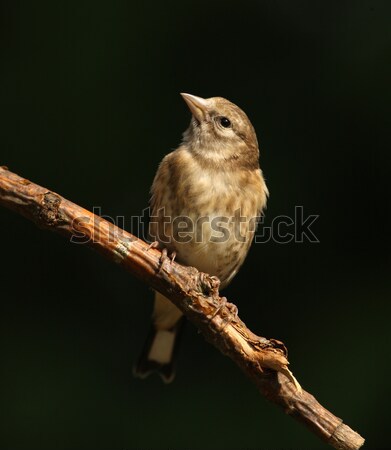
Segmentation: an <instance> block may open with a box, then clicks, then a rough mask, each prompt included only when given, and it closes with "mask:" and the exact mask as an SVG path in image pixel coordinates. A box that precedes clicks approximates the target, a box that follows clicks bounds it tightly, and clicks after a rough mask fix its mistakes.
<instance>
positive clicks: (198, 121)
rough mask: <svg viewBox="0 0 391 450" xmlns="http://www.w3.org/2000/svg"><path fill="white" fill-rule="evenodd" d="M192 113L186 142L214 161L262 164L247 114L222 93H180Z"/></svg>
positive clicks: (199, 153) (197, 153) (203, 157)
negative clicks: (199, 94) (222, 95)
mask: <svg viewBox="0 0 391 450" xmlns="http://www.w3.org/2000/svg"><path fill="white" fill-rule="evenodd" d="M181 95H182V97H183V99H184V100H185V102H186V103H187V105H188V107H189V109H190V111H191V113H192V115H193V117H192V120H191V122H190V126H189V128H188V129H187V130H186V131H185V133H184V134H183V144H184V145H186V146H187V148H188V149H189V150H190V151H192V152H193V153H194V154H196V155H197V156H199V157H200V158H202V159H204V160H207V161H209V162H210V163H211V164H213V163H214V164H216V163H225V162H226V163H228V162H230V163H232V164H234V165H236V166H244V167H247V166H248V167H249V168H257V167H259V162H258V158H259V151H258V141H257V136H256V134H255V131H254V128H253V126H252V125H251V122H250V120H249V118H248V117H247V115H246V114H245V113H244V111H242V110H241V109H240V108H239V107H238V106H236V105H234V104H233V103H231V102H230V101H228V100H226V99H225V98H222V97H212V98H207V99H205V98H201V97H196V96H195V95H191V94H181Z"/></svg>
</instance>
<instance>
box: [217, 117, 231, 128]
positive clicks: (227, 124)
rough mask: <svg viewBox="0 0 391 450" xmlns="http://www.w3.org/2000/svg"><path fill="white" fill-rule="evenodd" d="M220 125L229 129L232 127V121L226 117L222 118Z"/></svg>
mask: <svg viewBox="0 0 391 450" xmlns="http://www.w3.org/2000/svg"><path fill="white" fill-rule="evenodd" d="M220 124H221V126H222V127H224V128H229V127H230V126H231V121H230V120H229V119H227V118H226V117H220Z"/></svg>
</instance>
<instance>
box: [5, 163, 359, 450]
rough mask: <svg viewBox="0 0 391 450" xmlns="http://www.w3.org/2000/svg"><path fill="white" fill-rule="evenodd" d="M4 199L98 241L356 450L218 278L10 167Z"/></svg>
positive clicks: (330, 435)
mask: <svg viewBox="0 0 391 450" xmlns="http://www.w3.org/2000/svg"><path fill="white" fill-rule="evenodd" d="M0 204H1V205H3V206H5V207H7V208H9V209H12V210H14V211H16V212H17V213H19V214H21V215H23V216H24V217H26V218H27V219H29V220H32V221H33V222H35V223H36V224H37V225H38V226H39V227H40V228H44V229H49V230H52V231H55V232H57V233H59V234H62V235H63V236H65V237H67V238H69V239H71V240H72V241H74V242H79V243H84V244H85V245H87V246H89V247H92V248H94V249H95V250H97V251H98V252H99V253H101V254H102V255H104V256H106V257H107V258H108V259H110V260H112V261H113V262H115V263H117V264H119V265H121V266H123V267H124V268H125V269H126V270H127V271H128V272H130V273H131V274H133V275H135V276H136V277H138V278H139V279H141V280H142V281H144V282H145V283H147V284H148V285H150V286H151V287H153V288H154V289H156V290H158V291H160V292H161V293H163V294H164V295H165V296H166V297H168V298H169V299H170V300H171V301H172V302H173V303H174V304H175V305H176V306H177V307H178V308H179V309H180V310H181V311H182V312H183V313H184V314H185V315H186V316H187V318H188V319H189V320H190V321H191V322H193V323H194V324H195V325H196V327H197V328H198V329H199V330H200V331H201V332H202V334H203V335H204V337H205V338H206V339H207V340H208V341H209V342H211V343H212V344H213V345H214V346H215V347H217V348H218V349H219V350H220V351H221V352H222V353H224V354H225V355H227V356H229V357H230V358H231V359H232V360H233V361H234V362H235V363H236V364H237V365H238V366H239V367H240V368H241V369H242V370H243V372H244V373H245V374H246V375H247V376H248V377H249V378H250V379H251V380H252V381H253V383H254V384H255V385H256V386H257V388H258V389H259V391H260V392H261V393H262V394H263V395H264V396H265V397H266V398H268V399H269V400H270V401H272V402H274V403H276V404H278V405H280V406H281V407H282V408H283V409H284V411H285V412H286V413H287V414H290V415H292V416H293V417H294V418H296V419H297V420H299V421H300V422H303V423H304V424H305V425H307V427H308V428H309V429H310V430H312V431H313V432H314V433H315V434H317V435H318V436H319V437H320V438H321V439H322V440H324V441H326V442H327V443H329V444H330V445H331V446H332V447H334V448H336V449H341V450H353V449H359V448H360V447H361V446H362V445H363V444H364V439H363V438H362V437H361V436H360V435H359V434H358V433H356V432H355V431H353V430H352V429H351V428H350V427H348V426H347V425H345V424H343V422H342V420H341V419H339V418H338V417H336V416H334V415H333V414H332V413H331V412H329V411H328V410H327V409H325V408H324V407H323V406H322V405H320V404H319V403H318V401H317V400H316V399H315V398H314V397H313V396H312V395H311V394H309V393H308V392H306V391H304V390H303V389H301V387H300V385H299V383H298V382H297V381H296V379H295V378H294V376H293V375H292V373H291V372H290V370H289V369H288V364H289V363H288V359H287V351H286V348H285V346H284V344H283V343H282V342H279V341H277V340H275V339H266V338H263V337H259V336H256V335H255V334H254V333H252V332H251V331H250V330H249V329H248V328H247V327H246V325H245V324H244V323H243V322H242V321H241V320H240V319H239V317H237V316H236V315H235V314H234V313H233V310H234V309H235V308H234V307H233V305H231V304H230V303H227V302H226V301H225V299H224V298H222V297H220V296H219V292H218V287H219V281H218V279H217V278H215V277H211V276H210V275H207V274H204V273H201V272H199V271H198V270H196V269H195V268H193V267H185V266H182V265H180V264H177V263H175V262H171V261H169V260H167V259H166V260H165V259H162V258H161V253H160V252H159V251H158V250H156V249H153V248H149V246H148V244H146V243H145V242H144V241H142V240H140V239H138V238H137V237H135V236H133V235H132V234H130V233H128V232H126V231H124V230H122V229H121V228H118V227H117V226H115V225H113V224H111V223H110V222H107V221H106V220H104V219H102V218H101V217H99V216H96V215H94V214H93V213H91V212H90V211H88V210H86V209H84V208H82V207H80V206H78V205H76V204H75V203H72V202H70V201H69V200H66V199H65V198H63V197H61V196H60V195H58V194H56V193H54V192H51V191H49V190H48V189H46V188H44V187H41V186H38V185H37V184H34V183H32V182H31V181H28V180H26V179H24V178H22V177H20V176H18V175H16V174H14V173H12V172H10V171H9V170H8V169H7V168H6V167H0Z"/></svg>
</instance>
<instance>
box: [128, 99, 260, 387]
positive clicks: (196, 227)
mask: <svg viewBox="0 0 391 450" xmlns="http://www.w3.org/2000/svg"><path fill="white" fill-rule="evenodd" d="M181 96H182V97H183V99H184V101H185V102H186V104H187V106H188V108H189V109H190V112H191V115H192V117H191V121H190V125H189V126H188V128H187V129H186V131H185V132H184V133H183V138H182V142H181V143H180V145H179V147H178V148H177V149H176V150H174V151H172V152H171V153H169V154H167V155H166V156H165V157H164V158H163V160H162V161H161V163H160V165H159V167H158V170H157V172H156V175H155V178H154V180H153V183H152V187H151V198H150V211H151V218H150V224H149V233H150V239H151V240H152V242H153V243H152V244H151V245H153V246H156V247H159V248H160V249H162V250H164V251H165V252H166V253H168V254H169V255H171V258H175V259H176V261H177V262H179V263H181V264H184V265H187V266H193V267H195V268H197V269H198V270H199V271H201V272H205V273H208V274H209V275H212V276H216V277H218V278H219V280H220V289H224V288H225V287H226V286H228V284H229V283H230V282H231V280H232V279H233V277H234V276H235V275H236V274H237V272H238V270H239V268H240V267H241V265H242V264H243V262H244V260H245V258H246V255H247V253H248V250H249V248H250V245H251V242H252V241H253V237H254V233H255V231H256V226H257V221H258V220H259V217H260V216H261V215H262V213H263V211H264V209H265V207H266V202H267V198H268V196H269V191H268V188H267V186H266V183H265V179H264V177H263V173H262V171H261V169H260V165H259V147H258V140H257V136H256V133H255V130H254V127H253V126H252V124H251V122H250V119H249V118H248V117H247V115H246V114H245V112H244V111H243V110H242V109H240V108H239V107H238V106H236V105H235V104H234V103H232V102H230V101H229V100H227V99H225V98H223V97H211V98H202V97H198V96H195V95H192V94H187V93H181ZM183 323H184V317H183V315H182V312H181V311H180V310H179V309H178V308H177V307H176V306H175V305H174V304H173V303H171V302H170V301H169V300H168V299H167V298H165V297H164V296H163V295H162V294H160V293H159V292H157V291H156V292H155V302H154V309H153V315H152V324H151V327H150V332H149V334H148V337H147V339H146V342H145V344H144V347H143V350H142V352H141V355H140V357H139V359H138V361H137V363H136V364H135V366H134V375H135V376H136V377H139V378H145V377H146V376H148V375H149V374H151V373H153V372H157V373H158V374H159V375H160V377H161V378H162V380H163V381H164V382H165V383H169V382H171V381H172V380H173V379H174V377H175V357H176V355H177V352H178V343H179V337H180V334H181V329H182V327H183Z"/></svg>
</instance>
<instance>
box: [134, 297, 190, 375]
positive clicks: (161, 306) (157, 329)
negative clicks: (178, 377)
mask: <svg viewBox="0 0 391 450" xmlns="http://www.w3.org/2000/svg"><path fill="white" fill-rule="evenodd" d="M183 324H184V317H183V315H182V313H181V311H179V309H178V308H177V307H176V306H175V305H173V304H172V303H171V302H170V301H169V300H168V299H167V298H166V297H164V296H163V295H162V294H160V293H159V292H155V304H154V309H153V315H152V326H151V329H150V331H149V334H148V337H147V339H146V341H145V344H144V348H143V351H142V352H141V355H140V358H139V360H138V362H137V364H136V365H135V366H134V368H133V374H134V376H136V377H138V378H145V377H147V376H148V375H149V374H150V373H152V372H157V373H158V374H159V375H160V376H161V378H162V379H163V381H164V382H165V383H170V382H171V381H172V380H173V379H174V376H175V357H176V355H177V353H178V344H179V340H180V339H179V338H180V335H181V331H182V329H183Z"/></svg>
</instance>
